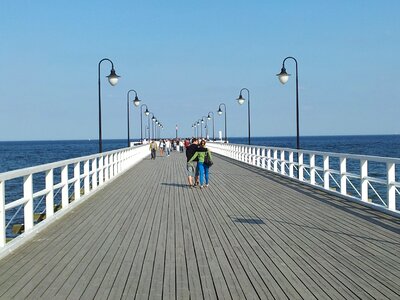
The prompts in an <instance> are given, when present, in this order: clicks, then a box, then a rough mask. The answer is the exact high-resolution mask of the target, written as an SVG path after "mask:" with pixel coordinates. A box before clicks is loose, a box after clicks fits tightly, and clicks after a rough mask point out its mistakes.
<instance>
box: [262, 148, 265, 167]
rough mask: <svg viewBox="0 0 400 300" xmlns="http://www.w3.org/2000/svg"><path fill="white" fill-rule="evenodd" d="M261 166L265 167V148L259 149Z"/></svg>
mask: <svg viewBox="0 0 400 300" xmlns="http://www.w3.org/2000/svg"><path fill="white" fill-rule="evenodd" d="M261 168H263V169H265V148H262V149H261Z"/></svg>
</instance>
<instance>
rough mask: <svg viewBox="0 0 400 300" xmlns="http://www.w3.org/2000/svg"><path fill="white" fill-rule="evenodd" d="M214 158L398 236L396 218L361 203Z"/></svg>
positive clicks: (223, 158)
mask: <svg viewBox="0 0 400 300" xmlns="http://www.w3.org/2000/svg"><path fill="white" fill-rule="evenodd" d="M216 156H218V158H219V159H221V160H224V161H226V162H229V163H231V164H234V165H236V166H239V167H241V168H244V169H247V170H249V171H251V172H254V173H256V174H258V175H260V176H263V177H265V178H267V179H269V180H272V181H274V182H275V183H277V184H281V185H283V186H286V187H289V188H291V189H293V190H295V191H297V192H299V193H301V194H303V195H305V196H308V197H310V198H313V199H315V200H317V201H320V202H322V203H325V204H327V205H330V206H332V207H335V208H336V209H339V210H341V211H343V212H346V213H348V214H351V215H353V216H355V217H358V218H360V219H363V220H365V221H368V222H371V223H372V224H375V225H377V226H380V227H382V228H385V229H387V230H389V231H391V232H394V233H397V234H400V229H399V227H398V226H399V225H400V219H399V218H397V217H394V216H390V215H388V214H385V213H383V212H380V211H377V210H374V209H372V208H369V207H366V206H363V205H362V204H361V203H357V202H352V201H349V200H345V199H342V198H340V197H339V196H333V195H331V194H328V193H327V192H325V191H321V190H317V189H316V188H313V187H310V186H307V185H303V184H301V183H300V182H296V181H295V180H294V179H290V178H286V177H282V176H280V175H279V174H275V173H272V172H271V171H268V170H266V169H261V168H258V167H256V166H252V165H248V164H246V163H243V162H240V161H236V160H234V159H231V158H228V157H224V156H222V155H218V154H216ZM392 224H393V225H392Z"/></svg>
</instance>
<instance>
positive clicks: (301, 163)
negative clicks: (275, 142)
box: [297, 152, 304, 181]
mask: <svg viewBox="0 0 400 300" xmlns="http://www.w3.org/2000/svg"><path fill="white" fill-rule="evenodd" d="M297 153H298V154H297V155H298V156H299V180H300V181H304V153H303V152H297Z"/></svg>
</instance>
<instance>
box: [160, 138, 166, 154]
mask: <svg viewBox="0 0 400 300" xmlns="http://www.w3.org/2000/svg"><path fill="white" fill-rule="evenodd" d="M159 147H160V156H164V148H165V141H164V140H160V145H159Z"/></svg>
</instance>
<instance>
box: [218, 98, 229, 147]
mask: <svg viewBox="0 0 400 300" xmlns="http://www.w3.org/2000/svg"><path fill="white" fill-rule="evenodd" d="M221 105H223V106H224V110H225V143H227V142H228V135H227V132H226V105H225V103H221V104H220V105H219V108H218V111H217V113H218V115H222V110H221Z"/></svg>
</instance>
